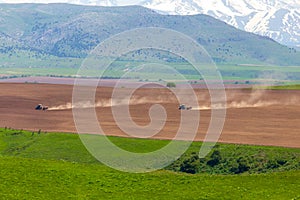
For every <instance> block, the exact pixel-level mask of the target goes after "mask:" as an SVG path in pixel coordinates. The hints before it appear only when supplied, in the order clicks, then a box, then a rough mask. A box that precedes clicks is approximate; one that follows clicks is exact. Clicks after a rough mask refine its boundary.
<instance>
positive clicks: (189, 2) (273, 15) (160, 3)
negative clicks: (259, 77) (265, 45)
mask: <svg viewBox="0 0 300 200" xmlns="http://www.w3.org/2000/svg"><path fill="white" fill-rule="evenodd" d="M57 1H59V2H64V3H72V4H83V5H98V6H125V5H140V6H144V7H147V8H151V9H154V10H156V11H158V12H160V13H164V14H172V15H195V14H207V15H210V16H212V17H215V18H216V19H219V20H222V21H225V22H226V23H228V24H230V25H233V26H235V27H237V28H239V29H241V30H246V31H249V32H253V33H257V34H260V35H263V36H268V37H270V38H272V39H274V40H276V41H278V42H280V43H282V44H285V45H288V46H295V47H299V48H300V12H299V10H300V2H299V1H298V0H210V1H206V0H50V1H49V0H47V1H46V0H24V2H35V3H42V2H49V3H51V2H57ZM0 2H5V3H12V2H18V1H16V0H2V1H1V0H0Z"/></svg>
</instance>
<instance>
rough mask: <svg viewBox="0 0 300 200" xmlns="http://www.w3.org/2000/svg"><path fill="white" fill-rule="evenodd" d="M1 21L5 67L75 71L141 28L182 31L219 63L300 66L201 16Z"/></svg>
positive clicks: (31, 10) (101, 13)
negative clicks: (106, 45) (115, 38)
mask: <svg viewBox="0 0 300 200" xmlns="http://www.w3.org/2000/svg"><path fill="white" fill-rule="evenodd" d="M0 22H1V23H0V58H1V61H0V67H1V66H2V67H5V66H11V65H14V66H15V67H19V66H24V67H28V66H29V65H30V66H41V65H42V66H44V65H45V66H52V65H54V63H55V66H65V65H67V66H73V65H76V64H74V63H73V60H74V59H82V58H84V57H85V56H86V55H87V54H88V53H89V51H90V50H92V49H93V48H94V47H95V46H96V45H97V44H99V43H100V42H101V41H103V40H104V39H107V38H109V37H110V36H112V35H114V34H117V33H120V32H123V31H126V30H130V29H133V28H140V27H162V28H169V29H173V30H176V31H179V32H182V33H184V34H186V35H188V36H190V37H192V38H193V39H194V40H195V41H197V42H198V43H199V44H201V45H202V46H203V47H204V48H206V50H207V51H208V53H209V54H210V55H211V56H212V58H213V59H214V61H215V62H217V63H225V64H245V63H246V64H249V63H250V64H268V65H295V66H300V52H298V51H297V50H296V49H294V48H289V47H286V46H283V45H281V44H279V43H277V42H275V41H274V40H272V39H270V38H268V37H263V36H259V35H256V34H253V33H249V32H244V31H242V30H239V29H236V28H234V27H233V26H230V25H228V24H226V23H224V22H222V21H219V20H217V19H215V18H213V17H210V16H208V15H202V14H199V15H190V16H189V15H188V16H178V15H161V14H158V13H157V12H154V11H153V10H151V9H147V8H144V7H140V6H124V7H99V6H79V5H70V4H0ZM65 58H70V59H65ZM45 60H50V61H49V62H45ZM60 62H61V63H60ZM77 66H78V63H77Z"/></svg>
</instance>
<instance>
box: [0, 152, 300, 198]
mask: <svg viewBox="0 0 300 200" xmlns="http://www.w3.org/2000/svg"><path fill="white" fill-rule="evenodd" d="M0 168H1V170H0V179H1V181H0V193H1V199H280V200H281V199H298V198H299V197H300V193H299V190H298V189H299V184H300V181H299V180H300V171H290V172H278V173H271V174H260V175H247V176H239V175H228V176H221V175H213V176H210V175H192V176H191V175H188V174H183V173H171V172H168V171H165V170H162V171H157V172H154V173H147V174H132V173H131V174H130V173H124V172H119V171H115V170H113V169H110V168H108V167H105V166H103V165H95V164H80V163H71V162H63V161H50V160H43V159H29V158H17V157H6V156H4V157H3V156H0Z"/></svg>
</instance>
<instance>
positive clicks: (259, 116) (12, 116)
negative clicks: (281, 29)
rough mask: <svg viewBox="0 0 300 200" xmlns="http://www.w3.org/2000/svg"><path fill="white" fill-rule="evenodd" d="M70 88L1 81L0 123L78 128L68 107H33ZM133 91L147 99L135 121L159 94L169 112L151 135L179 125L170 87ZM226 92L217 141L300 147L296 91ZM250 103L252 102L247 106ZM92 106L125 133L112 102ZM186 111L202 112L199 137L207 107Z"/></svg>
mask: <svg viewBox="0 0 300 200" xmlns="http://www.w3.org/2000/svg"><path fill="white" fill-rule="evenodd" d="M72 89H73V88H72V86H71V85H53V84H13V83H1V84H0V113H1V115H0V127H5V126H6V127H13V128H17V129H28V130H34V131H37V130H39V129H41V130H42V131H60V132H76V129H75V126H74V122H73V116H72V110H71V109H64V110H51V111H36V110H34V107H35V106H36V105H37V104H38V103H43V104H45V105H48V106H50V107H57V106H61V105H66V104H67V103H70V102H72ZM124 90H126V89H124ZM111 92H112V88H103V87H102V88H98V90H97V95H96V98H97V100H101V101H103V100H105V101H106V100H107V101H108V100H109V99H110V96H111ZM196 92H197V94H198V95H199V97H200V101H199V104H200V105H206V106H208V105H209V101H208V99H209V97H208V93H207V91H206V90H200V89H199V90H196ZM135 97H136V98H137V99H141V98H143V99H148V100H149V101H148V102H147V101H144V102H139V103H138V104H136V105H132V106H130V112H131V116H132V118H133V120H134V121H135V122H136V123H137V124H139V125H147V123H149V122H150V119H149V116H148V109H149V108H150V106H151V105H152V104H151V102H155V101H156V100H157V98H159V99H160V100H161V99H162V101H163V102H162V105H163V106H164V107H165V109H166V113H167V115H168V117H167V121H166V124H165V126H164V128H163V130H162V131H160V132H159V134H157V135H155V136H154V138H166V139H171V138H173V137H174V134H175V133H176V131H177V129H178V127H179V122H180V111H179V110H178V109H177V106H178V102H177V100H176V99H175V97H174V96H173V95H172V93H171V92H170V91H168V90H166V89H158V88H156V89H150V88H144V89H139V90H138V91H137V92H136V93H135ZM227 97H228V105H229V106H230V107H231V108H229V109H227V117H226V122H225V126H224V129H223V132H222V135H221V137H220V140H219V141H220V142H226V143H243V144H258V145H274V146H287V147H297V148H299V147H300V104H299V103H298V102H299V99H300V91H289V90H281V91H262V90H260V91H258V92H257V91H256V92H253V91H251V90H249V89H246V90H241V89H231V90H227ZM187 98H188V97H187ZM187 102H188V101H187ZM245 102H246V103H245ZM250 104H251V105H253V106H254V107H249V106H251V105H250ZM280 104H281V105H280ZM255 106H256V107H255ZM96 110H97V116H98V119H99V121H100V124H101V126H102V128H103V129H104V131H105V133H107V134H110V135H120V136H126V134H125V133H123V132H122V131H121V130H120V129H119V128H118V127H117V126H116V124H115V122H114V119H113V117H112V113H111V107H98V108H97V109H96ZM185 112H200V115H201V121H200V126H199V130H198V134H197V136H196V140H203V138H204V136H205V133H206V131H207V126H208V123H209V121H210V115H211V111H210V110H200V111H185ZM191 120H192V119H191Z"/></svg>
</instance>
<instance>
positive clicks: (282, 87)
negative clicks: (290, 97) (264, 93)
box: [266, 84, 300, 90]
mask: <svg viewBox="0 0 300 200" xmlns="http://www.w3.org/2000/svg"><path fill="white" fill-rule="evenodd" d="M266 89H269V90H300V84H297V85H278V86H269V87H266Z"/></svg>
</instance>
